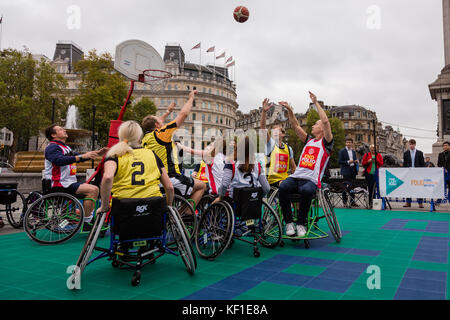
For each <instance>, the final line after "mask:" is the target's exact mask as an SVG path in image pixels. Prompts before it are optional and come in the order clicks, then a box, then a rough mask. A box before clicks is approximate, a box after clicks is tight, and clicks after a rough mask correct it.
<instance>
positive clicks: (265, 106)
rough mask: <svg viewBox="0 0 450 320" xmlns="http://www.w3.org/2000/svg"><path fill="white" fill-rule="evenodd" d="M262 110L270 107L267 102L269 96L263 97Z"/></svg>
mask: <svg viewBox="0 0 450 320" xmlns="http://www.w3.org/2000/svg"><path fill="white" fill-rule="evenodd" d="M262 107H263V111H264V112H267V111H269V109H270V108H271V107H272V106H271V105H270V103H269V98H265V99H264V100H263V103H262Z"/></svg>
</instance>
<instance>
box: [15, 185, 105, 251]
mask: <svg viewBox="0 0 450 320" xmlns="http://www.w3.org/2000/svg"><path fill="white" fill-rule="evenodd" d="M34 197H35V199H34V201H33V202H32V203H30V204H29V205H28V208H27V210H26V213H25V215H24V217H23V226H24V230H25V232H26V234H27V235H28V237H29V238H30V239H31V240H33V241H35V242H37V243H39V244H44V245H50V244H59V243H62V242H65V241H67V240H69V239H71V238H72V237H73V236H75V234H77V233H78V232H80V233H88V232H89V230H88V231H84V230H83V221H84V214H85V212H84V207H83V204H82V202H83V201H94V202H95V210H94V218H95V211H96V209H97V208H98V207H99V204H100V201H99V200H95V199H92V198H83V196H80V197H78V196H74V195H71V194H69V193H66V192H64V190H63V189H62V188H48V187H44V195H40V194H39V193H35V195H34ZM92 221H93V220H92ZM89 224H90V225H91V226H92V222H91V223H89ZM107 230H108V226H107V223H105V225H103V226H102V233H101V235H102V236H104V235H105V234H106V232H107Z"/></svg>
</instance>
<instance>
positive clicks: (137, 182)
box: [131, 161, 145, 186]
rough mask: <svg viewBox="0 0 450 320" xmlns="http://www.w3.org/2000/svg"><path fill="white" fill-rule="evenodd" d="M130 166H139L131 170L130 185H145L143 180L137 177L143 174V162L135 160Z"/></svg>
mask: <svg viewBox="0 0 450 320" xmlns="http://www.w3.org/2000/svg"><path fill="white" fill-rule="evenodd" d="M131 166H132V167H140V170H137V171H135V172H133V174H132V175H131V185H133V186H143V185H145V180H144V179H142V180H138V177H139V176H141V175H143V174H144V163H142V162H140V161H137V162H133V164H132V165H131Z"/></svg>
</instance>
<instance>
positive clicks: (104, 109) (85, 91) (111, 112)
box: [71, 50, 127, 145]
mask: <svg viewBox="0 0 450 320" xmlns="http://www.w3.org/2000/svg"><path fill="white" fill-rule="evenodd" d="M75 72H77V73H78V74H80V75H81V83H80V84H79V87H78V89H79V93H78V95H77V96H76V97H75V98H74V99H73V100H72V101H71V103H72V104H74V105H76V106H77V107H78V110H79V113H80V123H81V126H82V128H85V129H87V130H89V129H91V126H92V106H94V105H95V106H96V117H95V129H96V131H97V132H98V139H99V144H100V145H106V144H107V142H108V134H109V126H110V120H114V119H117V118H118V116H119V113H120V109H121V107H122V105H123V103H124V101H125V97H126V95H127V85H126V82H125V81H124V78H123V77H122V75H120V74H118V73H117V72H116V71H115V70H114V64H113V61H112V57H111V55H110V54H109V53H102V54H101V55H98V54H97V52H96V50H92V51H90V52H89V53H88V55H87V56H86V57H84V59H82V60H80V61H79V62H78V63H77V64H76V65H75Z"/></svg>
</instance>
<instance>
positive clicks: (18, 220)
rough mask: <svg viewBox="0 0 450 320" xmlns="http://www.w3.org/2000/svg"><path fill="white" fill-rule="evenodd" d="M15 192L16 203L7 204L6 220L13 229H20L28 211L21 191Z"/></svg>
mask: <svg viewBox="0 0 450 320" xmlns="http://www.w3.org/2000/svg"><path fill="white" fill-rule="evenodd" d="M13 192H15V193H16V201H14V202H12V203H9V204H6V218H7V219H8V222H9V224H10V225H11V226H12V227H13V228H16V229H19V228H21V227H22V225H23V215H24V213H25V212H26V211H27V202H26V200H25V197H24V196H23V194H21V193H20V192H19V191H17V190H16V191H13Z"/></svg>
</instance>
